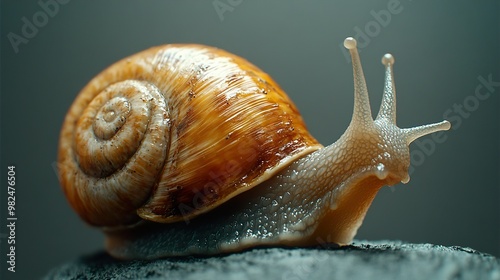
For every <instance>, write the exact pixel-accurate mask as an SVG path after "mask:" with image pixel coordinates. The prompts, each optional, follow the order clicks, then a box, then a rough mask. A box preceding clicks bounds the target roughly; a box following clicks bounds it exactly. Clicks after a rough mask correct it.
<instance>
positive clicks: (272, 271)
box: [44, 241, 500, 280]
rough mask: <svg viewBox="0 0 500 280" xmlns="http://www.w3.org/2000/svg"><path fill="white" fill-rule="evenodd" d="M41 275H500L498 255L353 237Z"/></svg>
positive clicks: (72, 265) (80, 263) (91, 262)
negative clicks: (343, 243) (331, 243)
mask: <svg viewBox="0 0 500 280" xmlns="http://www.w3.org/2000/svg"><path fill="white" fill-rule="evenodd" d="M44 279H183V280H191V279H194V280H200V279H215V280H217V279H238V280H240V279H287V280H292V279H293V280H294V279H308V280H312V279H495V280H499V279H500V259H499V258H496V257H494V256H491V255H488V254H484V253H480V252H477V251H475V250H473V249H470V248H463V247H445V246H439V245H432V244H408V243H403V242H399V241H377V242H372V241H369V242H368V241H362V242H361V241H356V242H355V243H354V244H353V245H351V246H347V247H342V248H314V249H313V248H259V249H253V250H249V251H245V252H242V253H235V254H228V255H223V256H216V257H201V258H200V257H185V258H168V259H161V260H154V261H128V262H123V261H116V260H114V259H113V258H111V257H110V256H108V255H107V254H106V253H104V252H100V253H97V254H94V255H91V256H86V257H82V258H80V259H78V260H76V261H72V262H69V263H66V264H64V265H62V266H60V267H57V268H55V269H53V270H52V271H51V272H50V273H49V274H48V275H47V276H46V277H45V278H44Z"/></svg>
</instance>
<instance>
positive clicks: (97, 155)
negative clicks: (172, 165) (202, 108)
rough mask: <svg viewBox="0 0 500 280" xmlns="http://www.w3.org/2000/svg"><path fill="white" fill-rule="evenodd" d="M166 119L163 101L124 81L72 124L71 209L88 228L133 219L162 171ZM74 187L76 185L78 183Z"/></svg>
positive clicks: (146, 87) (153, 91)
mask: <svg viewBox="0 0 500 280" xmlns="http://www.w3.org/2000/svg"><path fill="white" fill-rule="evenodd" d="M169 125H170V119H169V114H168V108H167V105H166V101H165V98H164V96H163V95H162V94H161V93H160V92H159V90H158V88H156V87H155V86H154V85H152V84H151V83H149V82H146V81H137V80H125V81H121V82H117V83H114V84H111V85H109V86H108V87H106V88H105V89H104V90H103V91H102V92H100V93H99V94H97V95H96V96H95V97H94V98H93V99H92V101H91V102H90V103H89V104H88V106H87V107H86V108H85V110H84V111H83V114H82V115H81V117H80V118H79V119H78V121H77V123H76V130H75V137H74V142H73V147H72V149H73V151H74V157H75V162H76V163H77V165H78V166H79V167H80V168H79V169H76V171H75V174H74V178H73V180H74V181H75V183H74V184H73V185H74V186H84V187H76V189H73V190H69V191H68V190H67V192H69V193H72V192H74V194H73V195H74V196H75V198H76V197H78V202H77V203H74V205H75V204H76V208H79V209H78V212H79V213H80V214H81V215H82V216H83V218H84V219H86V220H87V221H88V222H89V223H91V224H96V225H106V226H115V225H120V224H127V223H130V222H133V221H134V220H136V219H137V215H136V214H135V210H136V209H137V208H139V207H140V206H141V205H142V204H144V203H145V201H147V199H148V197H149V194H150V193H151V191H152V189H153V187H154V186H155V184H156V181H157V180H159V174H160V172H161V170H162V168H163V166H164V161H165V158H166V153H167V149H168V144H169V141H168V139H169V133H170V128H169ZM77 182H78V183H77Z"/></svg>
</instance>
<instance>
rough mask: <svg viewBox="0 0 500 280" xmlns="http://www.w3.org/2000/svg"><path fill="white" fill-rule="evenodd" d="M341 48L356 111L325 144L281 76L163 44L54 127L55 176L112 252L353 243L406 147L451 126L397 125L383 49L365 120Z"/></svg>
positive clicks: (210, 52)
mask: <svg viewBox="0 0 500 280" xmlns="http://www.w3.org/2000/svg"><path fill="white" fill-rule="evenodd" d="M344 46H345V47H346V48H347V49H349V52H350V54H351V58H352V65H353V73H354V112H353V115H352V120H351V122H350V124H349V126H348V127H347V129H346V131H345V132H344V134H343V135H342V136H341V137H340V138H339V139H338V140H337V141H335V142H334V143H333V144H331V145H329V146H326V147H324V146H322V145H321V144H320V143H319V142H318V141H317V140H316V139H315V138H314V137H313V136H311V135H310V133H309V132H308V131H307V129H306V126H305V123H304V121H303V119H302V117H301V116H300V114H299V112H298V110H297V107H296V106H295V105H294V104H293V102H292V101H291V100H290V99H289V97H288V96H287V95H286V94H285V92H284V91H283V90H282V89H281V88H280V87H279V85H278V84H277V83H276V82H275V81H273V80H272V78H271V77H269V76H268V75H267V74H266V73H264V72H263V71H262V70H260V69H259V68H257V67H256V66H254V65H253V64H251V63H249V62H248V61H246V60H245V59H243V58H241V57H238V56H236V55H234V54H231V53H228V52H226V51H223V50H221V49H217V48H213V47H208V46H203V45H190V44H186V45H180V44H171V45H164V46H159V47H153V48H150V49H148V50H145V51H143V52H140V53H137V54H135V55H132V56H130V57H128V58H125V59H123V60H121V61H119V62H117V63H115V64H113V65H112V66H110V67H109V68H107V69H106V70H104V71H103V72H101V73H100V74H99V75H98V76H96V77H95V78H93V79H92V80H91V81H90V82H89V83H88V84H87V85H86V86H85V87H84V88H83V89H82V91H81V92H80V94H79V95H78V96H77V97H76V99H75V101H74V102H73V104H72V106H71V107H70V109H69V111H68V113H67V115H66V117H65V120H64V123H63V126H62V129H61V133H60V140H59V149H58V166H59V179H60V182H61V186H62V189H63V191H64V193H65V195H66V197H67V199H68V201H69V202H70V204H71V206H72V208H73V209H74V210H75V211H76V212H77V213H78V215H79V216H80V217H81V218H82V219H83V220H84V221H86V222H87V223H89V224H90V225H93V226H97V227H100V228H102V230H103V231H104V233H105V235H106V241H105V246H106V249H107V251H108V252H109V253H110V254H111V255H112V256H114V257H116V258H120V259H154V258H160V257H169V256H183V255H212V254H218V253H226V252H235V251H240V250H244V249H248V248H251V247H260V246H314V245H317V244H318V242H319V241H322V240H323V241H325V240H326V241H327V242H329V243H333V244H338V245H346V244H349V243H350V242H351V241H352V240H353V238H354V236H355V234H356V231H357V230H358V228H359V227H360V226H361V223H362V221H363V219H364V217H365V214H366V212H367V210H368V208H369V206H370V204H371V202H372V200H373V199H374V197H375V195H376V193H377V191H378V190H379V189H380V188H381V187H382V186H386V185H387V186H391V185H394V184H397V183H399V182H403V183H407V182H408V181H409V175H408V168H409V164H410V155H409V144H410V143H411V142H412V141H414V140H415V139H417V138H419V137H421V136H424V135H427V134H429V133H433V132H436V131H441V130H448V129H449V128H450V123H449V122H448V121H442V122H439V123H435V124H429V125H423V126H418V127H413V128H399V127H398V126H396V96H395V86H394V81H393V72H392V67H393V65H394V58H393V57H392V55H390V54H386V55H384V56H383V58H382V63H383V64H384V65H385V86H384V93H383V99H382V103H381V107H380V111H379V113H378V115H377V117H376V118H375V120H374V119H373V118H372V114H371V109H370V104H369V100H368V91H367V88H366V83H365V79H364V75H363V70H362V68H361V62H360V58H359V54H358V52H357V49H356V40H355V39H353V38H350V37H349V38H347V39H345V41H344Z"/></svg>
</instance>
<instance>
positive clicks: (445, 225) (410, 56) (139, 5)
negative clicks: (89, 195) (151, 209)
mask: <svg viewBox="0 0 500 280" xmlns="http://www.w3.org/2000/svg"><path fill="white" fill-rule="evenodd" d="M47 2H53V1H49V0H41V3H47ZM60 2H61V3H60V4H58V9H57V10H56V9H55V8H54V6H52V10H49V11H48V12H47V11H44V8H43V7H42V6H41V5H40V4H39V3H38V2H37V1H14V0H8V1H3V0H2V5H1V41H2V44H1V101H0V104H1V169H0V170H1V172H0V182H1V183H0V186H1V188H0V196H1V209H2V211H1V213H2V215H3V216H2V218H1V221H2V222H1V223H0V224H1V225H2V226H1V227H0V233H2V235H1V237H3V238H1V239H0V240H1V243H0V246H1V256H2V258H4V257H5V254H6V253H7V252H6V239H5V234H6V233H7V230H6V227H5V225H4V224H5V210H6V198H5V196H6V172H7V165H10V164H15V165H16V170H17V192H16V198H17V200H16V203H17V204H16V205H17V208H16V210H17V216H18V218H19V220H18V222H17V227H16V234H17V235H16V237H17V239H16V240H17V243H16V245H17V251H16V254H17V266H16V268H17V272H16V274H15V276H18V277H19V278H24V279H28V278H32V277H39V276H41V275H43V274H44V273H46V272H47V271H48V270H49V269H50V268H51V267H54V266H56V265H58V264H60V263H62V262H64V261H67V260H70V259H74V258H76V257H78V256H81V255H83V254H86V253H91V252H94V251H96V250H100V249H102V247H103V245H102V241H103V238H102V234H101V233H100V231H99V230H97V229H93V228H90V227H88V226H86V225H85V224H84V223H83V222H81V221H80V219H79V218H78V217H77V216H76V215H75V214H74V213H73V211H72V210H71V209H70V208H69V206H68V204H67V203H66V200H65V198H64V196H63V194H62V192H61V190H60V188H59V185H58V181H57V178H56V175H55V172H54V169H53V163H54V161H55V159H56V147H57V141H58V133H59V129H60V125H61V122H62V120H63V117H64V115H65V113H66V110H67V109H68V107H69V106H70V104H71V102H72V101H73V99H74V97H75V96H76V94H77V93H78V91H79V90H80V89H81V88H82V87H83V86H84V85H85V84H86V83H87V82H88V81H89V80H90V79H91V78H92V77H93V76H95V75H96V74H98V72H100V71H101V70H102V69H103V68H105V67H106V66H108V65H110V64H111V63H113V62H115V61H117V60H118V59H121V58H123V57H125V56H128V55H131V54H133V53H135V52H138V51H141V50H143V49H145V48H148V47H150V46H154V45H160V44H165V43H174V42H175V43H179V42H186V43H201V44H207V45H213V46H217V47H220V48H223V49H226V50H228V51H231V52H233V53H236V54H238V55H240V56H243V57H245V58H247V59H248V60H249V61H251V62H253V63H255V64H256V65H257V66H259V67H261V68H262V69H264V70H265V71H266V72H268V73H269V74H270V75H271V76H272V77H274V79H275V80H276V81H277V82H278V83H279V84H280V85H281V86H282V87H283V88H284V90H285V91H286V92H287V93H288V94H289V95H290V96H291V98H292V99H293V100H294V101H295V103H296V104H297V106H298V107H299V109H300V111H301V112H302V114H303V116H304V118H305V120H306V122H307V124H308V126H309V128H310V131H311V132H312V134H313V135H315V136H316V137H317V138H318V140H319V141H320V142H321V143H323V144H325V145H326V144H330V143H332V142H333V141H335V140H336V139H338V137H339V136H340V135H341V134H342V132H343V131H344V130H345V128H346V127H347V125H348V122H349V119H350V116H351V113H352V106H353V82H352V69H351V65H350V63H348V62H347V61H346V57H345V56H344V52H343V50H342V49H341V47H340V44H341V43H342V41H343V39H344V38H345V37H347V36H350V35H358V36H363V35H360V34H361V32H362V33H363V34H364V36H366V37H364V38H361V40H360V44H361V46H362V48H361V59H362V61H363V65H364V71H365V76H366V78H367V82H368V88H369V90H370V97H371V103H372V106H373V107H374V108H377V109H378V106H379V104H380V98H381V92H382V86H383V75H384V70H383V67H382V65H381V63H380V58H381V56H382V55H383V54H384V53H385V52H391V53H393V54H394V56H395V58H396V64H395V69H394V71H395V75H396V87H397V90H398V124H399V125H400V126H401V127H408V126H413V125H419V124H425V123H430V122H435V121H440V120H441V119H443V117H444V116H443V115H448V118H449V119H451V120H452V122H453V124H454V125H455V127H454V129H453V130H452V131H450V132H448V133H446V137H447V138H446V140H445V141H444V143H437V142H435V141H434V142H433V143H434V144H433V145H434V146H435V147H434V148H433V149H431V146H432V145H430V144H429V142H430V141H431V139H432V138H431V137H427V138H425V139H427V140H428V142H427V146H422V147H419V146H418V145H416V144H412V147H411V148H412V150H413V151H417V152H413V154H412V155H413V163H414V165H415V170H414V172H412V174H411V181H410V183H409V184H407V185H397V186H396V187H394V188H384V189H383V190H382V191H381V192H380V193H379V194H378V196H377V198H376V199H375V201H374V203H373V205H372V207H371V209H370V210H369V212H368V215H367V217H366V219H365V222H364V224H363V226H362V227H361V229H360V231H359V233H358V235H357V238H358V239H370V240H378V239H402V240H406V241H410V242H430V243H436V244H442V245H460V246H468V247H472V248H474V249H477V250H480V251H483V252H486V253H490V254H494V255H496V256H500V237H499V236H500V209H499V203H500V196H499V157H500V155H499V143H500V142H499V119H500V118H499V109H500V108H499V97H498V94H499V92H500V86H498V85H494V86H490V88H489V90H488V88H487V87H483V88H480V91H479V94H481V95H479V96H476V93H475V91H476V88H477V87H478V86H479V85H481V82H480V80H481V78H480V77H483V78H484V79H486V80H488V79H489V78H490V79H492V80H493V81H496V82H500V70H499V63H500V61H499V57H500V55H499V54H500V43H499V41H500V22H499V17H498V15H499V14H500V8H499V2H498V1H478V2H475V3H473V2H472V1H451V0H447V1H438V2H436V1H410V0H401V1H400V2H399V4H398V2H397V1H394V0H391V1H385V0H384V1H365V2H360V1H347V0H346V1H328V2H327V1H249V0H243V1H241V0H232V1H230V0H216V1H203V2H202V1H99V2H98V1H77V0H73V1H68V0H65V1H62V0H60ZM62 2H68V3H66V4H63V3H62ZM224 4H225V5H229V6H225V7H226V10H219V11H217V9H216V7H215V6H217V7H219V8H220V9H222V8H223V6H224ZM382 10H383V11H385V12H379V11H382ZM387 13H390V14H391V18H390V19H389V18H388V17H387V16H386V15H387ZM43 14H45V15H46V16H45V17H44V15H43ZM383 15H385V16H383ZM23 18H26V20H24V21H23ZM377 19H378V21H377ZM26 21H29V22H31V23H33V24H35V23H36V24H37V25H38V27H37V31H36V32H34V31H33V30H31V34H30V33H29V32H28V31H30V30H28V31H27V30H24V31H25V33H26V34H25V35H27V36H24V35H23V26H24V25H26V23H25V22H26ZM35 27H36V26H35ZM9 34H11V35H10V37H9ZM12 34H16V35H18V36H22V37H23V38H24V39H23V40H24V43H19V45H16V44H17V43H14V44H13V43H12V42H11V40H10V39H9V38H12V36H13V35H12ZM28 37H31V38H28ZM18 39H19V38H18ZM16 48H17V52H16V50H15V49H16ZM490 75H491V76H490ZM479 97H481V99H479ZM460 106H464V107H463V109H462V110H463V111H462V112H459V111H458V110H459V107H460ZM449 110H451V111H449ZM450 112H451V113H450ZM1 263H2V265H1V269H2V274H4V273H5V267H4V266H5V261H2V262H1ZM7 275H8V276H10V277H12V276H13V275H12V274H11V273H9V274H7Z"/></svg>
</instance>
